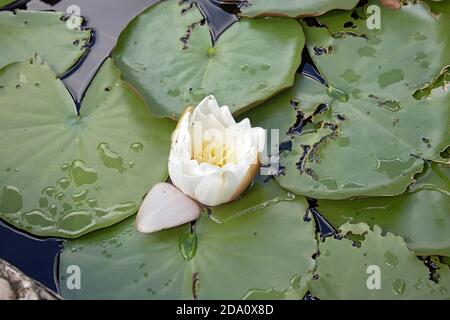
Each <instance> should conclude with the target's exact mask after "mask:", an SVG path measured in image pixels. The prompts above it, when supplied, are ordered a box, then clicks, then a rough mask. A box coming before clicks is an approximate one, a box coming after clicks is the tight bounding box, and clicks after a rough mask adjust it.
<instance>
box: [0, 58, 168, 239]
mask: <svg viewBox="0 0 450 320" xmlns="http://www.w3.org/2000/svg"><path fill="white" fill-rule="evenodd" d="M174 126H175V124H174V123H172V121H170V120H164V119H156V118H154V117H153V116H152V115H151V114H150V113H149V112H148V110H147V108H146V106H145V104H144V102H143V101H142V100H141V99H140V98H139V97H138V96H137V95H136V94H135V93H134V92H133V91H132V90H131V89H130V88H129V87H128V86H127V85H126V84H125V83H124V82H123V81H121V80H120V74H119V72H118V71H117V69H116V68H115V66H114V65H113V63H112V61H111V60H110V59H108V60H106V62H105V63H104V64H103V66H102V67H101V69H100V71H99V72H98V74H97V75H96V77H95V79H94V81H93V82H92V84H91V86H90V87H89V89H88V91H87V93H86V96H85V98H84V100H83V102H82V104H81V110H80V113H77V110H76V106H75V104H74V102H73V100H72V97H71V95H70V93H69V92H68V91H67V89H66V88H65V87H64V85H63V84H62V82H61V81H60V80H58V79H57V78H56V77H55V74H54V72H53V71H52V70H51V68H50V67H49V66H48V65H47V64H46V63H44V62H43V61H42V60H41V58H40V57H35V58H33V59H31V60H29V61H27V62H23V63H13V64H11V65H9V66H7V67H5V68H3V69H1V70H0V159H1V162H0V218H2V219H4V220H5V221H7V222H9V223H10V224H12V225H14V226H15V227H18V228H20V229H24V230H26V231H29V232H31V233H33V234H35V235H41V236H61V237H68V238H72V237H77V236H80V235H82V234H85V233H88V232H90V231H92V230H95V229H99V228H103V227H106V226H109V225H111V224H114V223H116V222H118V221H121V220H123V219H125V218H126V217H128V216H130V215H132V214H134V213H135V212H136V211H137V209H138V207H139V204H140V203H141V199H142V197H143V195H144V194H145V192H147V191H148V190H149V189H150V187H151V186H152V185H153V184H154V183H156V182H159V181H161V180H164V179H166V178H167V157H168V152H169V145H170V133H171V131H172V130H173V129H174ZM150 164H151V165H150Z"/></svg>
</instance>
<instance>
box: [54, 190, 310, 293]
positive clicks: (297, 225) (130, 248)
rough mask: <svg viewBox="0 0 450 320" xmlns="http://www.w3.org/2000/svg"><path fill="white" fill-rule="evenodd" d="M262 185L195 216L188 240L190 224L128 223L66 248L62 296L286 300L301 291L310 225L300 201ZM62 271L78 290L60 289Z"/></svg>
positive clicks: (65, 280) (306, 270)
mask: <svg viewBox="0 0 450 320" xmlns="http://www.w3.org/2000/svg"><path fill="white" fill-rule="evenodd" d="M268 184H270V185H264V186H261V185H259V184H255V185H254V186H253V187H252V189H250V190H249V191H248V192H247V193H246V195H244V196H243V197H242V198H241V199H240V200H238V201H236V202H235V203H233V204H232V205H230V206H222V207H220V208H217V211H216V209H215V208H213V209H212V213H211V214H212V216H211V217H208V215H206V213H205V214H203V215H202V216H201V217H200V219H199V220H198V221H197V223H196V225H195V228H194V229H195V233H194V234H191V227H190V225H184V226H181V227H178V228H175V229H170V230H165V231H160V232H158V233H154V234H147V235H145V234H139V233H137V231H136V230H135V228H134V218H130V219H129V220H127V221H124V222H122V223H120V224H118V225H116V226H113V227H110V228H108V229H105V230H99V231H96V232H94V233H91V234H89V235H87V236H84V237H82V238H79V239H76V240H74V241H69V242H66V243H65V245H64V251H63V253H62V254H61V260H60V266H59V274H60V283H61V293H62V295H63V296H64V297H65V298H71V299H74V298H75V299H97V298H100V299H164V298H166V299H167V298H169V299H194V298H198V299H241V298H257V297H258V293H259V292H260V291H261V292H262V291H264V292H266V290H271V289H273V290H275V291H277V292H280V294H282V293H283V292H285V291H287V290H288V291H289V292H290V293H291V297H292V295H294V292H297V293H298V292H305V286H306V283H305V282H306V281H305V280H306V279H307V277H308V273H309V272H310V271H312V269H314V260H313V259H312V255H313V254H314V252H315V250H316V249H317V248H316V247H317V243H316V240H315V238H314V234H315V230H314V224H313V222H305V221H303V216H304V214H305V210H306V208H307V205H306V203H305V201H304V200H301V199H293V198H292V196H291V195H288V194H287V193H286V192H285V191H284V192H283V191H282V190H281V188H280V187H278V186H277V185H276V183H274V182H273V181H271V182H268ZM268 190H270V191H268ZM70 265H77V266H79V267H80V269H81V270H82V277H81V290H69V289H68V288H67V283H69V287H70V284H71V278H70V272H69V273H67V272H66V271H67V268H68V266H70ZM69 271H70V269H69ZM118 274H120V277H118V276H117V275H118ZM256 289H261V290H259V291H258V290H256ZM297 296H298V295H297Z"/></svg>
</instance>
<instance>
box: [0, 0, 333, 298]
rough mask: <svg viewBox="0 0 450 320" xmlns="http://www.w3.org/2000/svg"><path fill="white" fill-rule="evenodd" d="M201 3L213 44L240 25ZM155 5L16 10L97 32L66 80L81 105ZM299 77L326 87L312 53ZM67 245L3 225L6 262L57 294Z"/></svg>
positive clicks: (38, 0)
mask: <svg viewBox="0 0 450 320" xmlns="http://www.w3.org/2000/svg"><path fill="white" fill-rule="evenodd" d="M198 1H199V5H200V9H201V11H202V12H203V14H204V15H205V17H206V18H207V20H208V25H209V26H210V29H211V34H212V38H213V40H214V39H217V38H218V37H219V36H220V34H221V33H222V32H223V31H224V30H225V29H226V28H227V27H228V26H230V25H231V24H232V23H233V22H235V21H236V20H237V18H236V16H235V15H234V14H232V12H235V11H236V7H234V6H230V5H228V6H226V7H223V6H222V7H219V6H217V5H216V4H215V3H217V2H220V1H217V0H198ZM155 2H157V0H31V1H29V2H28V1H26V0H19V1H16V2H15V3H13V5H11V6H10V8H12V7H17V6H19V7H20V8H21V9H28V10H55V11H61V12H67V13H68V14H70V13H71V10H70V9H71V8H72V9H73V8H74V7H73V6H74V5H75V6H78V7H79V9H80V13H81V15H82V16H83V17H85V18H86V20H87V21H86V27H88V28H93V29H94V31H95V36H94V41H93V43H92V46H91V48H90V51H89V53H88V54H87V55H86V56H85V57H84V59H82V61H80V63H78V64H77V66H75V67H74V68H73V70H71V71H70V72H68V74H66V75H65V76H64V77H63V81H64V83H65V85H66V86H67V88H68V89H69V90H70V91H71V92H72V95H73V96H74V99H75V100H76V101H77V102H79V101H80V100H81V99H82V98H83V94H84V92H85V91H86V88H87V87H88V86H89V83H90V82H91V80H92V78H93V77H94V75H95V73H96V72H97V70H98V68H99V67H100V65H101V64H102V62H103V61H104V59H105V58H106V57H108V56H109V55H110V52H111V49H112V48H113V47H114V45H115V43H116V41H117V38H118V36H119V35H120V33H121V31H122V30H123V29H124V28H125V27H126V25H127V24H128V23H129V22H130V21H131V20H132V19H133V18H134V17H135V16H136V15H138V14H139V13H140V12H142V11H143V10H144V9H146V8H148V7H149V6H150V5H152V4H154V3H155ZM299 71H300V72H302V73H304V74H306V75H309V76H311V77H312V78H315V79H316V80H318V81H320V82H323V79H322V78H321V77H320V75H319V74H318V72H317V71H316V70H315V68H314V67H313V65H312V62H311V59H310V57H309V56H308V54H307V52H306V51H305V52H304V54H303V63H302V66H301V67H300V70H299ZM311 213H312V214H313V216H314V219H315V220H316V222H317V223H318V224H319V228H318V231H321V232H322V233H324V235H329V233H331V232H332V231H333V230H332V228H331V227H330V226H329V225H328V224H327V222H326V220H324V219H323V218H322V217H321V216H320V214H319V212H318V211H317V210H315V209H313V210H311ZM61 245H62V243H61V241H59V240H57V239H37V238H33V237H31V236H29V235H27V234H24V233H21V232H18V231H15V230H14V229H12V228H11V227H9V226H7V225H5V224H3V223H1V222H0V258H2V259H4V260H6V261H8V262H10V263H12V264H13V265H15V266H17V267H18V268H19V269H21V270H23V271H24V272H25V273H26V274H28V275H29V276H31V277H33V278H34V279H36V280H38V281H40V282H41V283H43V284H45V285H46V286H48V287H50V288H52V289H54V290H57V280H56V279H55V277H56V270H57V268H56V267H57V262H58V256H59V252H60V250H61Z"/></svg>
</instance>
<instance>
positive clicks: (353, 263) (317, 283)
mask: <svg viewBox="0 0 450 320" xmlns="http://www.w3.org/2000/svg"><path fill="white" fill-rule="evenodd" d="M345 228H347V229H348V228H350V229H351V230H353V232H356V231H355V230H357V229H360V230H366V231H365V232H363V233H362V234H363V235H364V240H362V241H361V243H360V247H356V246H354V245H353V242H352V241H351V240H348V239H345V238H344V239H342V240H336V239H334V238H327V239H326V240H325V242H322V243H320V245H319V251H320V255H319V257H318V258H317V268H316V279H317V277H318V279H317V280H312V281H310V284H309V285H310V291H311V293H312V294H313V295H314V296H316V297H318V298H320V299H349V300H352V299H358V300H359V299H363V300H366V299H449V298H450V277H449V270H448V266H446V265H444V264H439V265H438V266H439V267H440V270H439V271H440V277H439V282H438V283H434V282H433V281H431V280H428V279H429V273H430V271H429V270H428V268H427V267H426V266H425V265H424V264H423V263H422V262H421V261H420V260H419V259H418V258H417V257H416V256H415V255H414V253H412V252H411V251H409V250H408V248H407V246H406V243H405V242H404V241H403V239H402V238H401V237H399V236H395V235H393V234H392V233H387V234H386V235H383V234H382V230H381V229H380V228H379V227H378V226H374V227H373V231H371V230H369V231H367V226H366V227H364V226H363V227H358V228H355V227H349V226H348V225H347V226H345ZM343 261H345V263H342V262H343ZM377 270H379V276H380V277H379V279H380V283H379V284H380V285H379V287H378V288H379V289H378V288H377V282H376V280H375V277H376V275H377Z"/></svg>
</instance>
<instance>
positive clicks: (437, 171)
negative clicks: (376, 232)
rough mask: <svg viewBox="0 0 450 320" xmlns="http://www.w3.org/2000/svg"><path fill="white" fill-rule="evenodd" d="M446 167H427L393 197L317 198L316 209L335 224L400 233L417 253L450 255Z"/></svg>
mask: <svg viewBox="0 0 450 320" xmlns="http://www.w3.org/2000/svg"><path fill="white" fill-rule="evenodd" d="M449 173H450V170H449V168H448V167H439V166H437V165H433V166H431V167H427V169H426V171H425V173H424V176H423V177H422V178H421V179H420V180H419V181H418V182H417V183H415V184H414V185H412V186H411V188H410V189H412V190H411V191H409V192H407V193H405V194H403V195H400V196H396V197H382V198H368V199H363V200H353V201H329V200H320V201H319V202H318V203H319V208H318V209H319V211H320V212H321V213H322V214H323V215H324V216H325V217H326V218H327V219H328V220H329V221H330V222H331V223H332V224H333V225H335V226H340V225H342V224H344V223H346V222H351V223H358V222H367V223H369V224H370V225H375V224H376V225H379V226H380V227H381V228H383V230H386V231H388V232H392V233H395V234H398V235H401V236H402V237H403V238H405V241H406V243H407V244H408V247H409V248H410V249H411V250H412V251H414V252H415V253H416V254H419V255H444V256H450V237H449V234H450V180H449V178H448V176H446V174H447V175H448V174H449Z"/></svg>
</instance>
